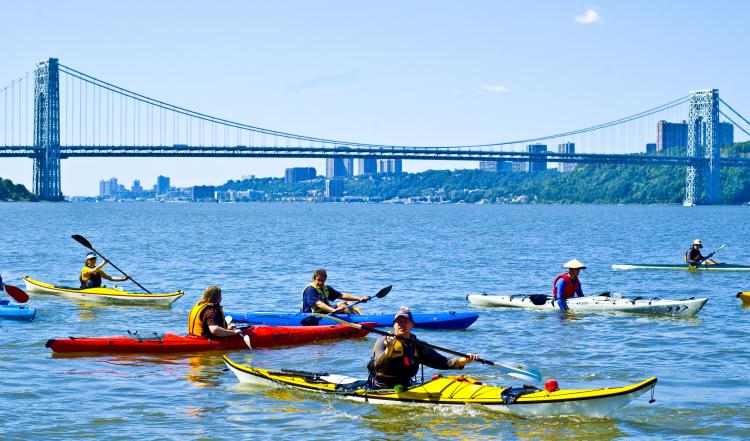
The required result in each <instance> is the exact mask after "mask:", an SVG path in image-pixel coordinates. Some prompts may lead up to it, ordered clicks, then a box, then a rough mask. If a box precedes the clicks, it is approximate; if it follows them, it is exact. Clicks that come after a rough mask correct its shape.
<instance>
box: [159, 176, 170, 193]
mask: <svg viewBox="0 0 750 441" xmlns="http://www.w3.org/2000/svg"><path fill="white" fill-rule="evenodd" d="M169 188H170V185H169V178H168V177H167V176H162V175H159V177H158V178H156V194H167V193H169Z"/></svg>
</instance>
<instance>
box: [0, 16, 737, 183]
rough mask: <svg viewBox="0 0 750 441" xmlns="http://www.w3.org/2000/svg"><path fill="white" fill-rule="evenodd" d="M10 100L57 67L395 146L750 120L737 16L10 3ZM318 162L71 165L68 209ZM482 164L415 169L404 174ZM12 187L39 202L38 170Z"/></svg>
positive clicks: (7, 167) (2, 33) (2, 30)
mask: <svg viewBox="0 0 750 441" xmlns="http://www.w3.org/2000/svg"><path fill="white" fill-rule="evenodd" d="M2 9H3V14H2V16H0V41H2V42H3V54H2V58H1V59H0V85H5V84H7V83H8V82H10V81H11V80H13V79H14V78H16V77H17V76H19V75H21V74H22V73H24V72H27V71H29V70H30V69H31V68H32V67H33V65H34V63H35V62H36V61H38V60H41V59H45V58H49V57H57V58H59V59H60V62H61V63H63V64H65V65H67V66H70V67H73V68H75V69H78V70H80V71H83V72H85V73H87V74H90V75H93V76H95V77H98V78H101V79H103V80H106V81H108V82H112V83H114V84H117V85H119V86H121V87H125V88H127V89H130V90H134V91H137V92H139V93H142V94H144V95H147V96H150V97H153V98H156V99H159V100H162V101H166V102H169V103H172V104H175V105H179V106H182V107H186V108H190V109H193V110H197V111H200V112H202V113H206V114H210V115H215V116H219V117H223V118H227V119H230V120H235V121H240V122H244V123H248V124H252V125H255V126H260V127H265V128H270V129H276V130H282V131H287V132H293V133H300V134H305V135H311V136H320V137H326V138H334V139H345V140H352V141H363V142H373V143H385V144H407V145H429V144H474V143H485V142H494V141H503V140H508V139H520V138H525V137H531V136H537V135H544V134H549V133H557V132H561V131H565V130H570V129H577V128H580V127H585V126H589V125H593V124H597V123H600V122H604V121H609V120H612V119H615V118H619V117H622V116H625V115H629V114H632V113H636V112H639V111H642V110H644V109H647V108H650V107H653V106H655V105H659V104H662V103H665V102H667V101H670V100H672V99H675V98H678V97H681V96H684V95H686V94H687V93H688V92H689V91H691V90H695V89H704V88H719V89H720V90H721V96H722V98H724V99H725V100H726V101H727V102H729V103H730V104H731V105H732V106H733V107H734V108H735V109H737V110H738V111H740V112H741V113H743V115H745V117H748V115H750V81H748V79H747V78H748V76H747V72H748V71H750V69H748V68H749V67H750V66H749V64H750V61H749V60H748V57H747V47H746V46H747V42H748V41H750V38H749V37H750V31H748V29H749V27H748V25H747V23H748V19H750V3H748V2H741V1H734V2H732V1H712V2H708V1H705V2H702V1H701V2H699V1H680V2H677V1H675V2H666V1H664V2H653V1H597V2H588V1H567V2H564V1H537V2H529V1H524V2H522V1H516V2H500V1H474V2H427V1H399V2H396V1H381V2H369V3H363V2H351V1H326V2H310V1H287V2H251V1H246V2H240V1H238V2H194V1H181V2H176V1H159V2H143V1H131V2H117V3H116V2H93V1H92V2H84V1H66V2H52V1H36V2H5V4H4V5H3V8H2ZM323 165H324V160H313V161H306V160H278V159H260V160H258V159H255V160H252V159H205V160H197V159H67V160H64V161H63V168H62V174H63V175H62V176H63V177H62V179H63V192H64V193H65V194H66V195H83V194H96V193H97V192H98V182H99V180H100V179H108V178H110V177H113V176H114V177H117V178H118V179H119V180H120V182H121V183H125V184H126V185H127V186H128V187H129V186H130V184H131V183H132V180H133V179H140V180H141V182H142V184H143V185H144V186H151V185H153V184H154V183H155V180H156V176H157V175H158V174H165V175H167V176H170V177H171V178H172V184H173V185H177V186H188V185H193V184H221V183H223V182H225V181H226V179H228V178H234V179H236V178H239V177H240V176H243V175H251V174H254V175H256V176H282V175H283V172H284V169H285V168H286V167H290V166H314V167H316V168H317V169H318V172H319V173H322V172H323V171H324V168H323ZM473 167H476V164H475V163H452V162H419V161H406V162H405V163H404V169H405V170H406V171H421V170H424V169H428V168H473ZM0 176H2V177H4V178H10V179H13V180H14V181H17V182H21V183H23V184H24V185H26V186H27V187H30V186H31V180H32V165H31V160H29V159H2V160H0Z"/></svg>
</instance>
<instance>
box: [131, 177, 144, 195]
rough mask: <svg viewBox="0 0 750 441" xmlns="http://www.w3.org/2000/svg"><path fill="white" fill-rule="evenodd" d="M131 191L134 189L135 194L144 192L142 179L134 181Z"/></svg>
mask: <svg viewBox="0 0 750 441" xmlns="http://www.w3.org/2000/svg"><path fill="white" fill-rule="evenodd" d="M130 191H132V192H133V193H135V194H139V193H143V187H141V181H139V180H138V179H136V180H134V181H133V186H132V187H131V189H130Z"/></svg>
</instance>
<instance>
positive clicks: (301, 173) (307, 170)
mask: <svg viewBox="0 0 750 441" xmlns="http://www.w3.org/2000/svg"><path fill="white" fill-rule="evenodd" d="M316 176H317V174H316V173H315V167H292V168H288V169H286V172H285V173H284V181H285V182H286V183H287V184H294V183H296V182H302V181H309V180H310V179H315V177H316Z"/></svg>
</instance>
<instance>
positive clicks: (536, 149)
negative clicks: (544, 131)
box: [526, 144, 547, 172]
mask: <svg viewBox="0 0 750 441" xmlns="http://www.w3.org/2000/svg"><path fill="white" fill-rule="evenodd" d="M526 151H527V152H528V153H532V154H533V153H547V145H546V144H529V145H527V146H526ZM544 170H547V157H546V156H544V157H542V158H529V168H528V171H529V172H535V171H544Z"/></svg>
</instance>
